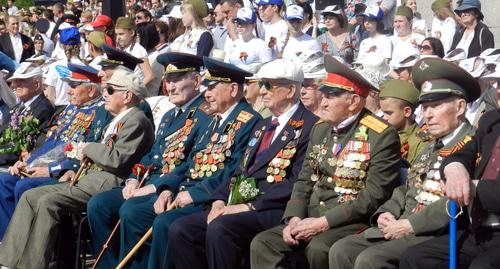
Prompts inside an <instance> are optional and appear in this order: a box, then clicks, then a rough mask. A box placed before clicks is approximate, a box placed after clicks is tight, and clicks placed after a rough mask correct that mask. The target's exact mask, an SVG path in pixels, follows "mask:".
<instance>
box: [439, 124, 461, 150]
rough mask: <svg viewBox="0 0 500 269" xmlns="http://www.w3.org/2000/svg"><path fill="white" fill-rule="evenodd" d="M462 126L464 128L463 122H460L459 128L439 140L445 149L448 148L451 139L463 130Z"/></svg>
mask: <svg viewBox="0 0 500 269" xmlns="http://www.w3.org/2000/svg"><path fill="white" fill-rule="evenodd" d="M464 126H465V121H464V122H462V124H460V126H458V127H457V128H455V130H453V132H451V133H449V134H447V135H445V136H443V137H442V138H441V141H443V145H444V146H445V147H448V146H449V145H448V144H449V143H450V142H451V141H452V140H453V138H455V136H457V134H458V133H459V132H460V130H462V128H464Z"/></svg>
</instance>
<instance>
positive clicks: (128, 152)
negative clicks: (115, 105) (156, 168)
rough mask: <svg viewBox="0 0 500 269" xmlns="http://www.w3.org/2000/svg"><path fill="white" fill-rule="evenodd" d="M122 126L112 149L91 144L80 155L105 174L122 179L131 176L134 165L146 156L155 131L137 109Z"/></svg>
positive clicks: (128, 115)
mask: <svg viewBox="0 0 500 269" xmlns="http://www.w3.org/2000/svg"><path fill="white" fill-rule="evenodd" d="M121 123H122V124H123V125H122V127H121V129H120V130H119V131H118V132H117V133H116V135H115V136H114V139H113V140H114V141H113V143H112V144H111V146H108V145H106V144H101V143H95V142H92V143H89V144H88V145H87V146H86V147H85V148H84V150H83V154H84V155H85V156H86V157H88V158H89V159H91V160H92V161H93V163H94V164H96V165H97V166H98V167H100V168H102V169H103V171H104V172H105V174H108V175H110V176H113V177H118V178H121V179H123V178H126V177H127V176H128V175H129V174H130V172H131V170H132V167H133V166H134V164H136V163H138V162H139V161H140V160H141V158H142V156H143V155H144V154H146V153H148V152H149V150H150V148H151V146H152V145H153V142H154V127H153V125H152V124H151V121H150V120H148V118H147V117H146V115H145V114H144V112H143V111H141V110H139V109H138V108H136V107H134V108H132V110H131V111H130V112H129V113H128V114H127V115H126V116H125V117H124V118H123V119H122V120H121Z"/></svg>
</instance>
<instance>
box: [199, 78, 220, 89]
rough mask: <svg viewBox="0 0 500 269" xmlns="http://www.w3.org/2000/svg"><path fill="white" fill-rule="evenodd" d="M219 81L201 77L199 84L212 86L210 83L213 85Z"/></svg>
mask: <svg viewBox="0 0 500 269" xmlns="http://www.w3.org/2000/svg"><path fill="white" fill-rule="evenodd" d="M219 82H220V81H218V80H209V79H203V80H202V81H201V85H203V86H205V87H209V86H212V85H215V84H217V83H219Z"/></svg>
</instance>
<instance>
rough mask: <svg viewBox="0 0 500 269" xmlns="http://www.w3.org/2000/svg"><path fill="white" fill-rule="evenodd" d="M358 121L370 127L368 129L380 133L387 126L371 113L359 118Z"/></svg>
mask: <svg viewBox="0 0 500 269" xmlns="http://www.w3.org/2000/svg"><path fill="white" fill-rule="evenodd" d="M360 123H361V124H363V125H364V126H366V127H368V128H370V129H372V130H373V131H375V132H376V133H381V132H383V131H384V130H385V129H387V127H389V125H387V124H386V123H385V122H383V121H381V120H380V119H377V118H376V117H374V116H372V115H366V116H364V117H363V118H362V119H361V121H360Z"/></svg>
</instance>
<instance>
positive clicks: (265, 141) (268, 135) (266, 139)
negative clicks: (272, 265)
mask: <svg viewBox="0 0 500 269" xmlns="http://www.w3.org/2000/svg"><path fill="white" fill-rule="evenodd" d="M279 125H280V123H279V121H278V119H277V118H275V119H273V121H272V122H271V125H270V126H269V127H268V128H267V130H266V132H265V133H264V136H263V137H262V142H260V145H259V149H258V150H257V155H256V158H257V159H258V158H259V155H260V154H261V153H262V152H264V151H265V150H266V149H268V148H269V146H270V145H271V142H272V140H273V136H274V132H275V131H276V128H277V127H278V126H279Z"/></svg>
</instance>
